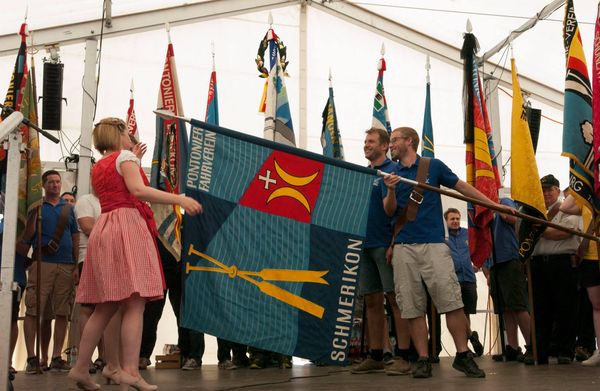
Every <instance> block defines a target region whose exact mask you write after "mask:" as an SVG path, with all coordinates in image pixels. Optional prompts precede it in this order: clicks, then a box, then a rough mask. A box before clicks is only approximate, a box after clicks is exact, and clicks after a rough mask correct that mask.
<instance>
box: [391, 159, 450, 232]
mask: <svg viewBox="0 0 600 391" xmlns="http://www.w3.org/2000/svg"><path fill="white" fill-rule="evenodd" d="M420 160H421V157H420V156H418V155H417V160H416V162H415V164H413V165H412V166H410V167H404V166H403V165H402V163H398V165H397V170H396V175H399V176H401V177H404V178H406V179H412V180H415V179H416V178H417V168H418V166H419V161H420ZM457 182H458V177H457V176H456V174H454V173H453V172H452V171H451V170H450V169H449V168H448V166H446V165H445V164H444V162H442V161H441V160H438V159H431V162H430V163H429V174H428V175H427V180H426V183H427V184H428V185H430V186H435V187H440V185H443V186H446V187H449V188H454V186H456V183H457ZM412 190H413V186H412V185H409V184H405V183H402V182H400V183H398V184H397V185H396V202H397V208H396V213H395V215H394V223H393V224H395V220H396V218H397V217H398V216H399V215H400V213H401V212H402V209H403V208H404V205H406V201H407V200H408V197H409V195H410V193H411V192H412ZM382 194H383V196H384V197H385V195H386V194H387V187H386V186H385V184H383V181H382ZM423 196H424V197H423V202H422V203H421V205H419V211H418V212H417V218H416V219H415V221H411V222H407V223H406V224H405V225H404V228H402V231H400V234H398V236H397V237H396V240H395V243H405V244H412V243H444V234H445V232H444V221H443V217H442V200H441V198H440V195H439V193H434V192H431V191H427V190H425V191H424V192H423ZM392 229H393V225H392Z"/></svg>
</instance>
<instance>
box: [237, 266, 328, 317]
mask: <svg viewBox="0 0 600 391" xmlns="http://www.w3.org/2000/svg"><path fill="white" fill-rule="evenodd" d="M238 275H239V276H240V278H243V279H244V280H246V281H248V282H251V283H252V284H254V285H256V286H257V287H258V289H260V291H261V292H262V293H264V294H267V295H269V296H271V297H273V298H275V299H277V300H280V301H283V302H284V303H286V304H289V305H291V306H292V307H295V308H298V309H300V310H302V311H304V312H308V313H309V314H311V315H313V316H316V317H317V318H319V319H321V318H323V313H324V312H325V309H324V308H323V307H321V306H320V305H318V304H315V303H313V302H312V301H309V300H306V299H305V298H303V297H300V296H298V295H295V294H293V293H291V292H288V291H286V290H285V289H281V288H280V287H278V286H276V285H273V284H271V283H269V282H266V281H261V282H258V281H255V280H253V279H252V278H250V277H248V276H244V275H241V274H238Z"/></svg>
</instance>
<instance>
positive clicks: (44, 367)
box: [40, 361, 50, 372]
mask: <svg viewBox="0 0 600 391" xmlns="http://www.w3.org/2000/svg"><path fill="white" fill-rule="evenodd" d="M40 368H41V370H42V372H48V371H49V370H50V367H49V366H48V363H47V362H46V361H40Z"/></svg>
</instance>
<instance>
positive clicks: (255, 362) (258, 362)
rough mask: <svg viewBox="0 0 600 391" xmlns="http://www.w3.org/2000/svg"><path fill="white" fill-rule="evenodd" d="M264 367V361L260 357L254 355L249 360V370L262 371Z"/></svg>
mask: <svg viewBox="0 0 600 391" xmlns="http://www.w3.org/2000/svg"><path fill="white" fill-rule="evenodd" d="M264 367H265V359H264V357H262V356H261V355H256V356H255V357H254V358H252V359H251V360H250V365H249V366H248V368H250V369H263V368H264Z"/></svg>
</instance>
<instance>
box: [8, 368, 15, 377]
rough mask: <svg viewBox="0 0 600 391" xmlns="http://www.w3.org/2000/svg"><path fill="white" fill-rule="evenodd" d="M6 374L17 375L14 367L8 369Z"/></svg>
mask: <svg viewBox="0 0 600 391" xmlns="http://www.w3.org/2000/svg"><path fill="white" fill-rule="evenodd" d="M8 373H10V374H11V375H16V374H17V370H16V369H15V368H14V367H12V366H11V367H10V369H9V370H8Z"/></svg>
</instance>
